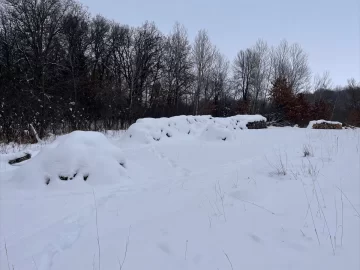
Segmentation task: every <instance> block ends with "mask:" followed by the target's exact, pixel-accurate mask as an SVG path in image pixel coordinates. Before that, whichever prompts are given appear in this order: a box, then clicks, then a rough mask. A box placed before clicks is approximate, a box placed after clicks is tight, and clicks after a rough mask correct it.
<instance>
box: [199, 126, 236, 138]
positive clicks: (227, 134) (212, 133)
mask: <svg viewBox="0 0 360 270" xmlns="http://www.w3.org/2000/svg"><path fill="white" fill-rule="evenodd" d="M200 138H201V139H203V140H206V141H219V140H222V141H230V140H232V139H233V138H234V132H231V130H230V129H228V128H226V127H225V126H223V125H220V124H209V125H208V126H207V127H206V129H205V130H204V131H203V132H202V134H201V136H200Z"/></svg>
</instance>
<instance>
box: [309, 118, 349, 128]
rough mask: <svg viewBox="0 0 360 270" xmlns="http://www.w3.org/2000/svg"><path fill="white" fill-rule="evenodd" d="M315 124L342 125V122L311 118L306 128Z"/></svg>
mask: <svg viewBox="0 0 360 270" xmlns="http://www.w3.org/2000/svg"><path fill="white" fill-rule="evenodd" d="M315 124H331V125H342V123H340V122H336V121H327V120H322V119H321V120H313V121H310V122H309V125H308V126H307V128H313V125H315Z"/></svg>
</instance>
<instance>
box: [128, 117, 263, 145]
mask: <svg viewBox="0 0 360 270" xmlns="http://www.w3.org/2000/svg"><path fill="white" fill-rule="evenodd" d="M258 121H265V122H266V118H265V117H263V116H261V115H235V116H231V117H224V118H222V117H212V116H210V115H202V116H184V115H181V116H174V117H170V118H158V119H155V118H143V119H139V120H137V121H136V123H134V124H133V125H131V126H130V127H129V129H128V130H127V131H126V133H125V135H124V136H123V140H125V141H130V142H131V141H132V142H136V143H145V144H148V143H152V142H156V141H162V140H167V139H171V138H180V137H183V138H185V137H199V138H203V139H207V140H209V139H210V140H214V139H223V138H228V139H230V138H232V137H233V135H231V134H232V133H233V132H234V131H237V130H243V129H247V124H248V123H251V122H258Z"/></svg>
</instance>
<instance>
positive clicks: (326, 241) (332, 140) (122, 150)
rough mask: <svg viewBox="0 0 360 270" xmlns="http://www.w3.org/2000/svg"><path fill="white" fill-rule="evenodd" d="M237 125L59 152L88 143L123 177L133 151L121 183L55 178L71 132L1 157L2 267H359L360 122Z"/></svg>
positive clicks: (108, 172) (227, 269)
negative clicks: (344, 125)
mask: <svg viewBox="0 0 360 270" xmlns="http://www.w3.org/2000/svg"><path fill="white" fill-rule="evenodd" d="M211 130H212V132H214V134H217V133H219V134H221V133H222V132H224V128H223V127H222V126H220V128H219V125H217V127H216V128H214V127H211V128H210V131H211ZM214 130H215V131H214ZM219 130H220V131H219ZM203 131H204V130H203ZM184 134H185V135H186V133H184ZM231 134H232V135H231V136H232V140H226V141H223V140H222V139H220V140H215V139H214V138H217V136H210V137H211V138H213V139H214V140H208V136H205V137H204V136H203V135H204V134H203V133H202V132H199V133H198V136H176V134H175V135H174V134H173V135H174V136H172V137H171V138H169V137H167V136H166V137H165V138H166V139H165V140H159V141H157V140H154V141H151V140H150V141H148V140H146V141H144V143H141V140H142V139H143V138H144V136H142V135H141V136H140V135H139V134H137V133H136V135H139V138H140V141H139V142H135V143H134V142H129V139H128V138H127V137H126V136H127V135H129V134H128V133H126V134H124V135H122V136H110V139H109V141H110V143H109V142H107V141H106V140H105V141H104V140H103V139H104V138H103V137H101V138H100V137H99V138H100V139H99V140H100V141H101V142H100V143H95V144H94V141H95V142H98V139H96V138H94V137H92V138H90V139H89V143H80V142H81V141H82V140H79V147H77V148H73V147H71V144H70V145H69V144H67V147H68V148H67V149H66V151H65V153H63V152H62V153H63V154H62V155H60V156H58V160H60V161H61V162H63V160H67V162H69V163H70V164H73V163H72V161H74V160H77V161H76V162H78V161H79V159H80V161H81V155H80V156H78V154H73V152H72V150H77V151H78V153H79V152H80V153H84V155H83V156H84V159H86V160H89V161H88V162H87V163H84V164H83V165H82V168H88V166H90V168H89V170H93V171H94V172H95V173H98V172H99V170H100V171H101V170H103V172H104V175H105V174H106V175H111V177H115V176H116V175H117V173H118V171H111V170H110V169H106V168H107V167H106V166H109V165H108V164H109V162H110V163H111V162H113V161H114V160H116V162H115V163H116V166H119V164H118V162H119V163H120V161H123V160H125V163H126V166H125V168H120V167H119V169H120V170H121V171H120V173H119V176H118V177H115V178H114V179H112V181H105V180H106V179H102V177H101V175H99V174H97V175H96V178H94V181H90V177H91V176H89V181H84V180H83V177H82V176H81V177H80V175H79V176H77V177H75V178H74V179H73V180H72V181H70V180H68V181H62V180H59V179H55V180H54V181H57V182H56V183H57V185H51V184H49V185H46V184H45V182H44V179H43V176H44V173H46V172H49V171H50V173H52V174H55V175H56V173H60V171H59V170H61V169H62V167H55V169H52V167H51V166H50V165H46V164H49V163H51V162H49V157H50V156H52V155H50V156H49V151H50V152H51V151H54V149H57V147H58V149H59V151H60V153H61V151H62V150H61V149H64V148H63V147H60V148H59V145H60V146H61V145H63V143H64V141H65V142H66V140H64V137H60V138H58V139H57V140H56V141H55V142H53V143H52V144H49V145H47V146H45V147H47V148H49V149H47V150H45V151H41V152H40V153H39V154H38V156H37V157H35V158H34V159H33V160H30V161H28V162H25V163H24V164H21V166H9V165H7V164H6V162H5V161H6V160H8V159H9V157H10V156H9V155H17V154H16V153H9V154H7V155H1V156H0V157H1V160H0V169H1V172H0V252H1V253H0V269H15V270H20V269H24V270H26V269H34V270H35V269H38V270H45V269H54V270H55V269H59V270H60V269H61V270H63V269H99V267H100V269H104V270H110V269H123V270H138V269H164V270H165V269H166V270H167V269H172V270H176V269H194V270H195V269H196V270H209V269H214V270H216V269H220V270H231V269H276V270H278V269H299V270H303V269H314V270H320V269H326V270H331V269H347V270H357V269H359V268H360V259H359V254H360V229H359V228H360V216H359V212H360V194H359V193H360V131H359V130H329V131H327V130H311V129H299V128H270V129H266V130H238V131H233V132H232V133H231ZM146 136H148V135H146ZM95 137H96V136H95ZM76 140H77V139H76V138H75V139H74V140H72V141H73V142H74V141H76ZM110 144H112V145H110ZM84 145H85V146H84ZM86 145H87V146H89V147H93V148H91V149H92V150H89V148H86ZM101 145H106V149H107V150H99V149H97V148H99V147H100V148H101V147H102V146H101ZM117 147H119V149H117ZM115 149H116V150H115ZM27 150H28V151H29V152H31V153H33V154H34V155H36V154H37V153H38V152H39V150H40V149H39V147H38V148H36V147H33V148H28V149H27ZM305 150H306V151H305ZM99 151H100V152H99ZM114 151H115V152H114ZM118 151H119V154H116V153H118ZM304 152H307V157H304ZM54 153H58V152H56V151H55V152H54ZM114 153H115V154H114ZM67 154H68V155H67ZM99 154H101V155H102V156H103V157H104V159H102V158H101V157H99V156H96V155H99ZM73 155H75V156H73ZM92 155H93V156H94V157H95V156H96V159H95V160H96V161H97V162H95V163H94V160H91V157H92ZM67 158H69V159H67ZM36 160H37V161H36ZM100 160H104V161H105V160H106V162H100ZM115 163H114V165H113V166H115ZM97 164H99V167H101V168H97V167H96V166H97ZM111 164H112V163H111ZM32 165H34V167H35V168H36V171H33V172H32V171H31V170H30V169H29V168H34V167H33V166H32ZM36 166H38V167H36ZM49 166H50V169H49ZM111 166H112V165H111ZM70 167H71V166H70ZM103 168H105V169H103ZM76 169H77V167H76V166H75V167H74V170H75V171H76ZM114 175H115V176H114ZM55 178H56V177H55ZM102 180H104V181H102ZM29 182H31V183H34V184H32V185H28V183H29ZM39 183H41V184H39Z"/></svg>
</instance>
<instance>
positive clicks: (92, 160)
mask: <svg viewBox="0 0 360 270" xmlns="http://www.w3.org/2000/svg"><path fill="white" fill-rule="evenodd" d="M125 166H126V165H125V158H124V155H123V153H122V151H121V150H120V149H119V148H118V147H116V146H115V145H113V144H112V143H110V142H109V141H108V139H107V138H106V137H105V136H104V135H103V134H102V133H99V132H91V131H75V132H72V133H70V134H68V135H65V136H61V137H59V138H58V139H57V140H56V141H55V142H54V143H52V144H51V145H49V146H47V147H45V148H44V149H42V150H41V152H40V153H39V154H38V155H37V156H35V157H34V158H33V159H31V160H29V161H28V162H27V163H25V164H24V165H23V166H21V167H20V168H19V170H17V171H16V173H15V175H14V176H13V178H12V179H11V182H12V183H14V184H15V185H17V186H19V187H22V188H36V187H44V186H54V185H61V184H67V183H69V181H71V182H73V183H75V182H76V183H77V184H79V183H80V182H82V183H84V182H87V183H90V184H104V183H116V182H119V181H121V179H124V177H125V176H126V169H125Z"/></svg>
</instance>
